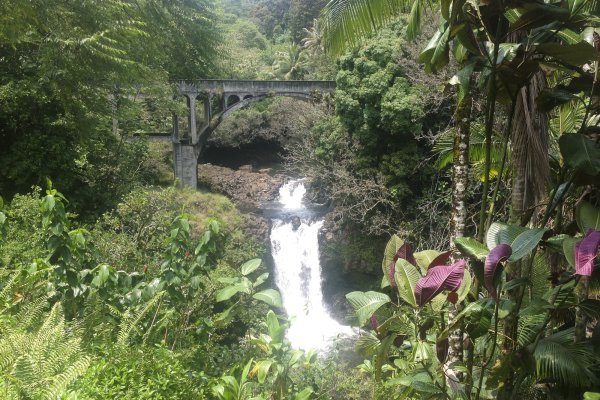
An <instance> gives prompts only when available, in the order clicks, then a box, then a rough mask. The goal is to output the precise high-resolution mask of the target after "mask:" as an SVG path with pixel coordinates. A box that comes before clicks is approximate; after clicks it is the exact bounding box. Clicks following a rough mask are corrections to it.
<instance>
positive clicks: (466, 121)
mask: <svg viewBox="0 0 600 400" xmlns="http://www.w3.org/2000/svg"><path fill="white" fill-rule="evenodd" d="M472 104H473V101H472V98H471V94H470V92H469V93H468V94H467V95H465V97H464V98H463V99H462V101H461V102H460V103H458V104H457V106H456V115H455V119H456V133H455V136H454V147H453V154H454V163H453V164H452V216H451V229H450V248H451V249H453V251H454V254H453V256H454V257H455V258H457V257H459V254H458V253H457V252H456V247H455V246H454V240H455V239H456V238H457V237H461V236H464V234H465V226H466V221H467V207H466V197H467V189H468V187H469V134H470V127H471V111H472ZM459 312H460V306H459V305H458V304H457V305H452V304H451V305H450V307H449V309H448V324H452V323H453V322H454V319H455V318H456V315H457V314H458V313H459ZM462 360H463V331H462V329H457V330H455V331H454V332H453V333H452V334H451V335H450V337H449V338H448V361H447V363H448V365H450V364H452V363H455V362H458V361H462ZM453 375H454V376H456V377H457V378H459V379H460V378H461V375H460V374H458V373H455V372H454V371H450V370H449V371H448V379H449V380H451V379H454V377H453ZM451 383H452V382H449V384H451Z"/></svg>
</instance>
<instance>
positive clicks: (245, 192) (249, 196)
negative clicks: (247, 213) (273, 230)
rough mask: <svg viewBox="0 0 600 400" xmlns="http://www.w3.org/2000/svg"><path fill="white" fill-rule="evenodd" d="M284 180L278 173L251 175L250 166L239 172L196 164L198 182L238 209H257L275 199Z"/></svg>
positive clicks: (252, 172)
mask: <svg viewBox="0 0 600 400" xmlns="http://www.w3.org/2000/svg"><path fill="white" fill-rule="evenodd" d="M284 180H285V177H284V176H283V175H280V174H276V175H270V174H268V173H266V172H254V171H253V170H252V166H250V165H245V166H243V167H242V168H240V169H238V170H235V169H231V168H226V167H220V166H218V165H212V164H200V165H198V182H199V183H200V184H201V185H204V186H205V187H208V189H210V190H211V191H214V192H218V193H221V194H224V195H225V196H227V197H229V198H230V199H231V200H233V202H234V203H235V204H236V205H237V206H238V207H239V208H241V209H258V208H259V207H260V205H261V204H262V203H264V202H266V201H272V200H275V199H276V198H277V195H278V190H279V187H280V186H281V185H282V184H283V182H284Z"/></svg>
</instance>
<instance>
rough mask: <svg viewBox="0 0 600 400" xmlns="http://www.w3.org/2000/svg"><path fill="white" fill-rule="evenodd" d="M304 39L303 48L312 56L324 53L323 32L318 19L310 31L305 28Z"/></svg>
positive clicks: (314, 21)
mask: <svg viewBox="0 0 600 400" xmlns="http://www.w3.org/2000/svg"><path fill="white" fill-rule="evenodd" d="M303 30H304V39H302V41H301V42H300V43H301V44H302V48H303V49H305V50H307V51H308V52H309V53H310V54H311V55H312V56H316V55H319V54H321V53H322V52H323V50H324V49H323V30H322V29H321V23H320V21H319V20H318V19H316V18H315V19H314V20H313V26H312V27H311V28H310V29H307V28H303Z"/></svg>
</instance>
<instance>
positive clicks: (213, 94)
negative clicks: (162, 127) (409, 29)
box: [172, 79, 335, 188]
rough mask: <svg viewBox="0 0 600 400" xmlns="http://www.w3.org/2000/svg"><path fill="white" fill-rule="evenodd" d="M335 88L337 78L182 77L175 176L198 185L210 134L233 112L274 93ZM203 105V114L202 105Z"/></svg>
mask: <svg viewBox="0 0 600 400" xmlns="http://www.w3.org/2000/svg"><path fill="white" fill-rule="evenodd" d="M334 91H335V82H334V81H243V80H242V81H240V80H212V79H210V80H209V79H207V80H197V81H180V82H179V83H178V92H179V96H183V97H184V98H185V99H186V104H187V115H186V116H178V115H175V116H174V117H173V135H172V141H173V161H174V166H175V177H176V178H177V179H178V180H179V184H180V185H182V186H188V187H193V188H196V187H197V184H198V158H199V157H200V156H201V154H202V150H203V149H204V146H205V144H206V141H207V140H208V138H209V137H210V134H211V133H212V132H213V131H214V130H215V129H217V127H218V126H219V124H220V123H221V122H222V121H223V120H224V119H225V118H227V117H228V116H229V115H231V113H233V112H234V111H236V110H239V109H241V108H244V107H245V106H247V105H249V104H250V103H252V102H255V101H259V100H262V99H265V98H267V97H273V96H286V97H296V98H299V99H303V100H309V101H310V100H315V99H318V98H319V97H320V96H321V95H322V94H323V93H332V92H334ZM200 108H201V109H203V114H201V115H200V114H199V112H198V109H200Z"/></svg>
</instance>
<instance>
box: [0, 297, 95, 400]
mask: <svg viewBox="0 0 600 400" xmlns="http://www.w3.org/2000/svg"><path fill="white" fill-rule="evenodd" d="M47 307H48V302H47V299H46V298H43V297H42V298H39V299H38V300H34V301H32V302H30V303H29V304H27V305H25V306H23V307H22V308H21V309H20V310H19V312H17V313H16V314H15V315H10V314H8V313H7V312H6V310H4V311H3V313H2V314H3V316H2V317H3V318H2V323H1V326H0V330H1V331H2V339H0V375H1V378H0V393H2V397H3V398H6V399H23V398H43V399H60V398H62V396H63V395H65V394H66V393H67V389H68V388H69V387H70V386H71V385H72V384H73V383H74V382H75V381H76V380H77V379H78V378H79V377H80V376H81V375H83V374H84V373H85V371H86V369H87V368H88V366H89V365H90V362H91V359H90V357H89V356H87V355H85V353H84V352H83V349H82V346H81V332H80V328H79V327H78V326H77V325H76V324H68V323H66V322H65V319H64V316H63V313H62V306H61V304H60V303H56V304H55V305H54V306H53V307H52V309H51V310H50V312H49V313H48V315H47V316H45V318H44V316H43V315H44V310H45V309H46V308H47Z"/></svg>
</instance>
